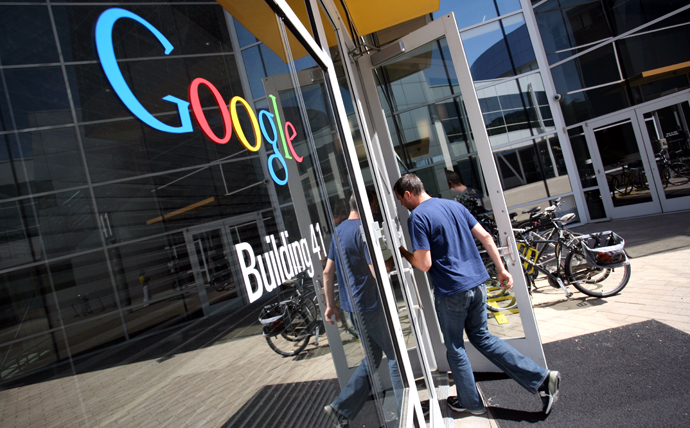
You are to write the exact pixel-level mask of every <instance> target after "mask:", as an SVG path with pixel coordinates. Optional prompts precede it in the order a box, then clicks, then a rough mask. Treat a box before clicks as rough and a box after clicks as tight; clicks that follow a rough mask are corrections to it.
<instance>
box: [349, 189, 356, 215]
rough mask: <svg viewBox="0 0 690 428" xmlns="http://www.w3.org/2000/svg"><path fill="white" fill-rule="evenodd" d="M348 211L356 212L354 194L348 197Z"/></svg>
mask: <svg viewBox="0 0 690 428" xmlns="http://www.w3.org/2000/svg"><path fill="white" fill-rule="evenodd" d="M350 211H357V198H355V194H354V193H353V194H352V196H350Z"/></svg>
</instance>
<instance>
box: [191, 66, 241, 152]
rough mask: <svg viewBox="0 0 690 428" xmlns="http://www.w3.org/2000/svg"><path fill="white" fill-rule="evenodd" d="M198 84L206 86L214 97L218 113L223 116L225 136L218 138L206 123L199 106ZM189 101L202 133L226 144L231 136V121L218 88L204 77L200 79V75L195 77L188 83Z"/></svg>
mask: <svg viewBox="0 0 690 428" xmlns="http://www.w3.org/2000/svg"><path fill="white" fill-rule="evenodd" d="M199 85H204V86H206V87H207V88H208V89H209V90H210V91H211V93H212V94H213V97H214V98H215V99H216V103H217V104H218V107H219V108H220V114H221V115H222V116H223V124H224V125H225V136H224V137H223V138H219V137H217V136H216V134H214V133H213V130H212V129H211V126H209V124H208V120H206V115H204V110H203V109H202V107H201V101H199ZM189 102H190V104H191V105H192V112H193V113H194V118H195V119H196V122H197V123H198V124H199V127H200V128H201V130H202V131H203V133H204V135H206V136H207V137H208V138H209V139H210V140H211V141H213V142H214V143H217V144H226V143H227V142H228V141H230V137H232V121H231V119H230V112H229V111H228V110H227V109H226V108H225V100H224V99H223V97H222V95H220V92H218V89H217V88H216V87H215V86H213V84H212V83H211V82H209V81H208V80H206V79H202V78H201V77H197V78H196V79H194V80H192V83H190V84H189Z"/></svg>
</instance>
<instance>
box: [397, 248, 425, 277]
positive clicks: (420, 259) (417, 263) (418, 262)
mask: <svg viewBox="0 0 690 428" xmlns="http://www.w3.org/2000/svg"><path fill="white" fill-rule="evenodd" d="M399 250H400V255H401V256H403V257H404V258H405V260H407V261H408V262H410V264H411V265H412V266H414V267H416V268H417V269H419V270H421V271H424V272H429V269H431V251H429V250H415V252H414V253H411V252H409V251H407V250H406V249H405V247H403V246H402V245H401V246H400V248H399Z"/></svg>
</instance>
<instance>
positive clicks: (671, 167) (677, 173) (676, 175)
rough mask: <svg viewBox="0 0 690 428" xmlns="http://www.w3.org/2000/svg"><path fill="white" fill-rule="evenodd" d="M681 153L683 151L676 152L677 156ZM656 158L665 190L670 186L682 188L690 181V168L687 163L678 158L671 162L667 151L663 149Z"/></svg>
mask: <svg viewBox="0 0 690 428" xmlns="http://www.w3.org/2000/svg"><path fill="white" fill-rule="evenodd" d="M680 153H681V151H678V152H676V154H680ZM655 157H656V164H657V168H659V175H660V176H661V181H662V183H663V184H664V188H666V187H668V186H669V184H670V185H672V186H682V185H683V184H686V183H687V182H688V181H690V166H689V165H688V164H687V163H685V162H683V161H682V160H680V159H678V158H676V159H673V160H671V159H670V156H669V153H668V150H666V149H662V150H661V151H660V152H659V153H657V155H656V156H655Z"/></svg>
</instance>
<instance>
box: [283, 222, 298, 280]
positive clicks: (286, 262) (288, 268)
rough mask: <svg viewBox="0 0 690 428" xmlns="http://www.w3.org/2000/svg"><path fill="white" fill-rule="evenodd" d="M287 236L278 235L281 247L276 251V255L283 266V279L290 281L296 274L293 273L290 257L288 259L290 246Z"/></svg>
mask: <svg viewBox="0 0 690 428" xmlns="http://www.w3.org/2000/svg"><path fill="white" fill-rule="evenodd" d="M287 234H288V233H287V232H283V233H281V234H280V241H281V243H282V244H283V245H281V246H280V248H279V249H278V253H279V254H280V257H279V259H280V263H281V264H282V265H283V269H284V270H285V277H286V278H287V279H291V278H292V277H293V276H295V274H296V273H297V272H295V266H294V265H293V263H292V257H290V251H289V250H290V246H289V244H288V243H287V239H286V237H287Z"/></svg>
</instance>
